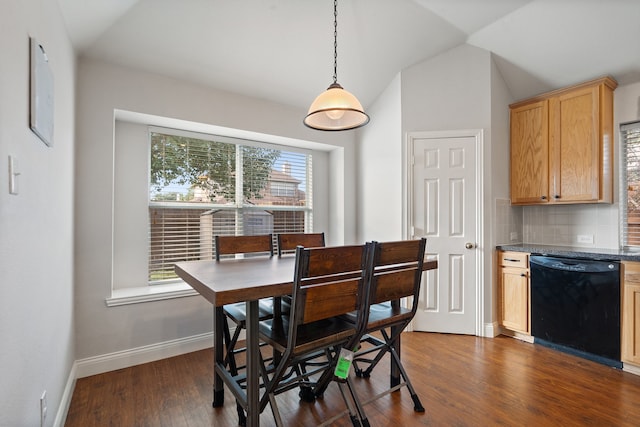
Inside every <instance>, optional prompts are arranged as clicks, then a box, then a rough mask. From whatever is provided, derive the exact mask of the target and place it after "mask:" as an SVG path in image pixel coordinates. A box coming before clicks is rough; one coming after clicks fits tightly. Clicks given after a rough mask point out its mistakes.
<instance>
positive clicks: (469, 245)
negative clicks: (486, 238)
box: [464, 242, 476, 249]
mask: <svg viewBox="0 0 640 427" xmlns="http://www.w3.org/2000/svg"><path fill="white" fill-rule="evenodd" d="M464 247H465V248H467V249H473V248H475V247H476V245H474V244H473V243H471V242H467V243H466V244H465V245H464Z"/></svg>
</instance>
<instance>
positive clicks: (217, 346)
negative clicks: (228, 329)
mask: <svg viewBox="0 0 640 427" xmlns="http://www.w3.org/2000/svg"><path fill="white" fill-rule="evenodd" d="M223 327H224V310H223V308H222V307H214V309H213V353H214V356H213V357H214V361H213V362H214V366H215V365H216V364H217V363H222V364H224V348H223V346H224V344H223V343H222V337H223V334H224V331H223V330H222V328H223ZM222 405H224V382H223V381H222V377H220V375H218V374H217V373H216V370H215V369H214V370H213V407H214V408H217V407H219V406H222Z"/></svg>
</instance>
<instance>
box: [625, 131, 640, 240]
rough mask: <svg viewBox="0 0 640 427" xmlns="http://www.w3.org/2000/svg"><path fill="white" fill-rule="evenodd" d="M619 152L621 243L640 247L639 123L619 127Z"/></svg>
mask: <svg viewBox="0 0 640 427" xmlns="http://www.w3.org/2000/svg"><path fill="white" fill-rule="evenodd" d="M620 150H621V156H622V162H621V168H620V216H621V221H620V227H621V243H622V246H623V247H624V248H628V247H640V122H633V123H623V124H621V125H620Z"/></svg>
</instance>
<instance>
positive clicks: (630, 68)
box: [58, 0, 640, 109]
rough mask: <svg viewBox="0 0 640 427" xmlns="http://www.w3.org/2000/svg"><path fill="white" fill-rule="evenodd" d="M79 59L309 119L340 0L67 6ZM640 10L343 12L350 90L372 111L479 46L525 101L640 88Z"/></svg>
mask: <svg viewBox="0 0 640 427" xmlns="http://www.w3.org/2000/svg"><path fill="white" fill-rule="evenodd" d="M58 2H59V4H60V6H61V10H62V13H63V16H64V19H65V22H66V24H67V28H68V31H69V36H70V38H71V40H72V42H73V44H74V46H75V48H76V50H77V52H78V53H79V55H81V56H84V57H89V58H95V59H100V60H104V61H108V62H113V63H116V64H121V65H125V66H129V67H133V68H137V69H142V70H146V71H150V72H155V73H158V74H162V75H167V76H171V77H175V78H178V79H181V80H186V81H192V82H195V83H199V84H204V85H208V86H212V87H215V88H219V89H223V90H227V91H230V92H234V93H239V94H244V95H248V96H251V97H257V98H262V99H267V100H271V101H275V102H279V103H283V104H287V105H292V106H296V107H303V108H305V109H306V108H307V107H308V106H309V105H310V104H311V101H313V99H314V98H315V97H316V96H317V95H318V94H319V93H321V92H322V91H324V90H325V89H326V88H327V87H328V86H329V84H330V83H331V82H332V79H333V2H332V1H330V0H58ZM639 18H640V0H341V1H340V2H339V3H338V82H339V83H340V84H342V86H344V88H345V89H347V90H348V91H350V92H352V93H353V94H355V95H356V96H357V97H358V98H359V99H360V101H361V102H362V104H363V105H364V106H365V108H366V107H367V106H369V105H371V104H372V103H373V102H374V101H375V99H376V98H377V96H378V95H379V94H380V93H381V92H382V91H383V90H384V89H385V88H386V87H387V86H388V84H389V83H390V81H391V80H392V79H393V78H394V77H395V76H396V75H397V74H398V73H399V72H400V71H401V70H403V69H405V68H407V67H409V66H411V65H413V64H416V63H419V62H422V61H424V60H426V59H429V58H432V57H434V56H437V55H438V54H441V53H443V52H445V51H447V50H449V49H451V48H453V47H455V46H458V45H460V44H463V43H468V44H470V45H473V46H477V47H480V48H483V49H486V50H488V51H491V52H493V53H494V54H495V58H496V63H497V65H498V68H499V70H500V73H501V74H502V76H503V78H504V79H505V82H506V84H507V86H508V87H509V90H510V91H511V94H512V95H513V97H514V99H522V98H526V97H529V96H532V95H535V94H537V93H540V92H544V91H547V90H550V89H555V88H559V87H562V86H567V85H571V84H575V83H579V82H581V81H584V80H589V79H592V78H596V77H600V76H602V75H611V76H613V77H614V78H615V79H616V80H618V82H619V83H620V84H626V83H632V82H636V81H640V44H639V43H640V25H639V24H638V20H639Z"/></svg>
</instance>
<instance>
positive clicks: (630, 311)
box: [622, 282, 640, 365]
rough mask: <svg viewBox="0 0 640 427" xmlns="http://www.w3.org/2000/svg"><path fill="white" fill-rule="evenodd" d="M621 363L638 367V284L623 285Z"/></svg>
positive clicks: (639, 300) (639, 363) (639, 291)
mask: <svg viewBox="0 0 640 427" xmlns="http://www.w3.org/2000/svg"><path fill="white" fill-rule="evenodd" d="M623 300H624V305H623V307H622V361H623V362H630V363H633V364H636V365H640V283H638V282H631V283H625V284H624V296H623Z"/></svg>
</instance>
